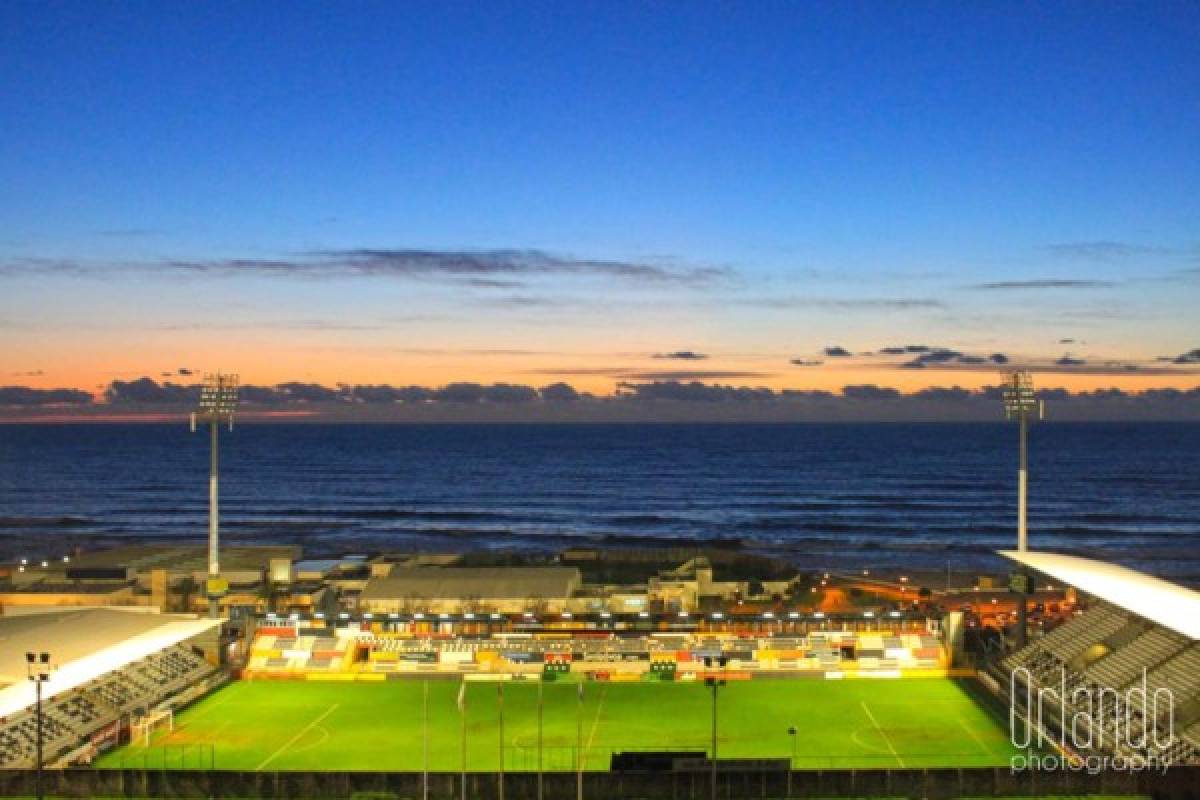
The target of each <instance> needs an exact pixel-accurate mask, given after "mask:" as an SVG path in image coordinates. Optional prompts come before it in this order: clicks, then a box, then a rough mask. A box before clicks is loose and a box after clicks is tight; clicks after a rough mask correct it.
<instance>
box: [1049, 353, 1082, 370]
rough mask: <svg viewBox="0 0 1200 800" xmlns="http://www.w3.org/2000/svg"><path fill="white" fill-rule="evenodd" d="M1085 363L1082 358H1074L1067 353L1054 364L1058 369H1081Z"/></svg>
mask: <svg viewBox="0 0 1200 800" xmlns="http://www.w3.org/2000/svg"><path fill="white" fill-rule="evenodd" d="M1086 363H1087V361H1084V360H1083V359H1082V358H1075V357H1074V356H1072V355H1070V354H1069V353H1068V354H1067V355H1064V356H1063V357H1062V358H1059V359H1057V360H1056V361H1055V362H1054V364H1055V366H1058V367H1082V366H1083V365H1084V364H1086Z"/></svg>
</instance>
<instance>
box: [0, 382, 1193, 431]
mask: <svg viewBox="0 0 1200 800" xmlns="http://www.w3.org/2000/svg"><path fill="white" fill-rule="evenodd" d="M197 390H198V387H196V386H181V385H178V384H172V383H169V382H166V383H157V382H156V381H154V380H152V379H150V378H139V379H137V380H132V381H113V382H112V384H110V386H109V388H108V391H106V392H105V399H106V401H107V405H106V404H104V403H93V402H92V398H91V396H90V395H89V394H88V393H86V392H82V391H79V390H76V389H32V388H29V387H19V386H10V387H2V388H0V405H2V406H4V407H6V408H7V409H8V415H9V416H8V418H9V419H36V418H38V417H37V414H38V413H39V409H53V408H56V407H57V408H60V409H61V408H64V407H68V408H67V411H60V412H58V414H56V415H55V417H54V418H55V419H72V418H78V419H88V418H90V416H91V415H94V414H101V415H103V414H105V413H106V410H116V409H121V410H124V411H125V412H126V413H127V414H128V415H129V418H131V419H136V418H137V415H150V417H151V418H154V417H155V415H156V414H157V415H160V416H161V415H162V414H163V413H165V412H169V413H171V414H178V415H179V417H178V418H182V415H183V414H184V413H186V412H187V411H190V410H191V409H192V408H193V407H194V405H195V398H196V394H197ZM1038 396H1039V397H1040V398H1041V399H1043V400H1045V401H1046V402H1047V403H1048V404H1050V405H1051V406H1052V407H1053V409H1054V418H1055V419H1062V420H1069V419H1196V420H1200V388H1194V389H1188V390H1181V389H1166V388H1164V389H1151V390H1147V391H1143V392H1129V391H1123V390H1121V389H1116V388H1110V389H1099V390H1094V391H1087V392H1069V391H1067V390H1065V389H1059V388H1050V389H1042V390H1039V391H1038ZM241 399H242V404H241V411H242V412H244V413H246V414H247V415H250V416H253V415H254V414H255V413H256V412H257V413H258V414H261V415H263V418H270V417H271V416H274V415H280V414H286V415H295V414H297V413H301V410H303V413H306V414H308V415H309V416H308V418H311V419H333V420H342V421H348V422H353V421H420V420H429V421H455V420H458V421H472V420H484V421H506V420H509V421H529V422H536V421H547V420H556V421H572V420H578V421H605V420H610V421H630V422H633V421H655V420H664V421H702V420H714V421H764V422H765V421H781V422H782V421H819V420H947V419H955V420H994V419H997V418H998V414H999V408H1000V399H999V388H998V387H995V386H993V387H987V388H984V389H978V390H972V389H965V388H962V387H958V386H933V387H929V388H926V389H922V390H920V391H917V392H913V393H903V392H900V391H899V390H897V389H894V388H891V387H887V386H879V385H876V384H858V385H848V386H844V387H842V390H841V392H840V393H830V392H827V391H815V390H812V391H806V390H795V389H785V390H773V389H770V388H766V387H761V386H743V385H721V384H713V383H705V382H701V381H686V380H653V381H623V382H621V383H619V384H618V386H617V390H616V392H615V393H614V394H613V395H609V396H603V397H597V396H594V395H591V394H587V393H584V392H579V391H577V390H576V389H575V388H574V387H572V386H570V385H569V384H566V383H561V382H560V383H552V384H550V385H547V386H542V387H541V388H534V387H532V386H527V385H523V384H508V383H496V384H480V383H473V382H455V383H450V384H446V385H445V386H440V387H434V386H389V385H338V386H332V387H330V386H323V385H320V384H313V383H305V382H298V381H293V382H286V383H282V384H279V385H277V386H256V385H247V386H243V387H242V391H241ZM551 408H553V409H554V410H553V411H549V409H551ZM51 413H53V412H51ZM64 415H69V416H64ZM44 417H45V415H44V414H43V418H44ZM288 418H295V417H294V416H289V417H288Z"/></svg>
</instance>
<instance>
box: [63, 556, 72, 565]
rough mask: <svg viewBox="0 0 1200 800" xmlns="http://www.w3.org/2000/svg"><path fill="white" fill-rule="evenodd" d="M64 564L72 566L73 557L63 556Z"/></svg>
mask: <svg viewBox="0 0 1200 800" xmlns="http://www.w3.org/2000/svg"><path fill="white" fill-rule="evenodd" d="M63 563H64V564H70V563H71V557H70V556H63Z"/></svg>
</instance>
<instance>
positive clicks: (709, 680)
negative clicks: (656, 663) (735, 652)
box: [704, 656, 729, 800]
mask: <svg viewBox="0 0 1200 800" xmlns="http://www.w3.org/2000/svg"><path fill="white" fill-rule="evenodd" d="M728 663H729V660H728V659H727V658H725V656H717V657H716V658H713V657H712V656H705V657H704V667H705V669H707V670H710V672H709V674H708V675H706V676H705V678H704V685H705V686H707V687H709V688H710V689H712V789H711V791H712V797H711V800H717V690H718V689H720V688H721V687H722V686H724V685H725V678H724V677H718V676H717V675H716V674H713V673H712V672H711V670H712V668H713V666H714V665H715V666H717V667H718V668H720V670H721V672H722V673H724V671H725V665H726V664H728Z"/></svg>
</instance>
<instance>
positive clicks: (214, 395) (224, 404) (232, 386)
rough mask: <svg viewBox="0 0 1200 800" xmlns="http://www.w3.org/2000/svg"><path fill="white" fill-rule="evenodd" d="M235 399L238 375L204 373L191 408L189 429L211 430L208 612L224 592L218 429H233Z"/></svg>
mask: <svg viewBox="0 0 1200 800" xmlns="http://www.w3.org/2000/svg"><path fill="white" fill-rule="evenodd" d="M237 402H238V376H237V375H225V374H222V373H220V372H218V373H216V374H213V375H205V376H204V385H203V386H202V387H201V389H200V408H199V409H198V410H197V411H194V412H192V432H193V433H195V432H196V422H197V421H199V422H207V423H209V426H210V428H211V430H212V443H211V445H210V452H209V467H208V584H207V586H206V587H205V588H206V594H207V595H208V615H209V616H210V617H214V618H215V617H216V616H217V610H218V598H219V597H220V595H222V594H224V589H225V587H224V586H222V585H221V582H220V577H219V576H220V572H221V565H220V561H219V559H218V550H217V519H218V512H217V464H218V457H217V443H218V437H217V429H218V428H219V427H220V425H221V423H222V422H225V421H228V422H229V430H231V431H232V430H233V412H234V409H236V408H237Z"/></svg>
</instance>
